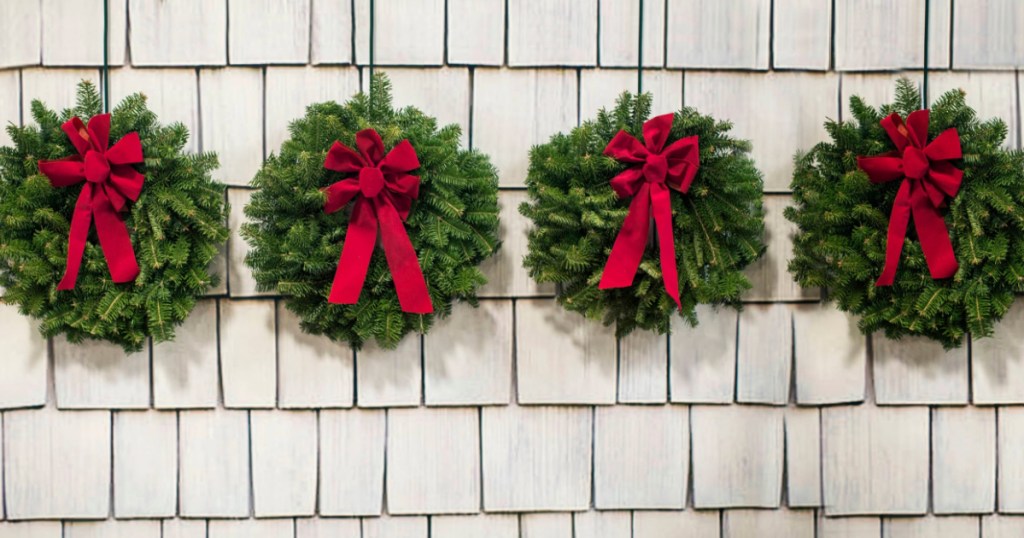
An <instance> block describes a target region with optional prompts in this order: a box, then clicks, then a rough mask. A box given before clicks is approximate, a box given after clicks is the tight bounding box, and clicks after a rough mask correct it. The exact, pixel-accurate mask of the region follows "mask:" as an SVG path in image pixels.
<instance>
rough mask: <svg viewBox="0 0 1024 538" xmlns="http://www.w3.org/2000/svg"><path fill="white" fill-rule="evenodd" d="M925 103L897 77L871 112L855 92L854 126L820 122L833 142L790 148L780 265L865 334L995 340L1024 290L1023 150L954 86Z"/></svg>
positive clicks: (953, 342) (950, 343)
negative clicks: (788, 251)
mask: <svg viewBox="0 0 1024 538" xmlns="http://www.w3.org/2000/svg"><path fill="white" fill-rule="evenodd" d="M920 104H921V95H920V93H919V92H918V90H917V88H916V87H915V85H914V84H912V83H911V82H910V81H908V80H906V79H903V80H900V81H899V82H898V84H897V91H896V100H895V102H894V103H892V104H889V105H884V106H882V107H881V108H879V109H875V108H872V107H870V106H868V105H866V104H865V103H864V102H863V100H861V99H860V98H859V97H856V96H854V97H852V98H851V99H850V110H851V112H852V115H853V118H852V121H845V122H836V121H829V122H827V123H826V128H827V129H828V132H829V134H830V136H831V139H832V140H831V141H828V142H822V143H820V144H818V145H817V146H815V147H814V148H813V149H812V150H811V151H809V152H807V153H806V154H803V155H799V156H798V157H797V160H796V170H795V173H794V176H793V191H794V202H795V205H794V206H793V207H791V208H789V209H788V210H787V211H786V217H787V218H788V219H789V220H791V221H793V222H794V223H796V224H797V226H798V228H799V231H798V233H797V234H796V237H795V239H794V254H795V256H794V258H793V260H792V261H791V262H790V265H789V269H790V271H791V272H792V273H793V274H794V275H795V277H796V280H797V281H798V282H799V283H800V284H801V285H803V286H820V287H822V288H824V289H825V290H826V291H827V293H828V296H829V297H831V298H832V299H835V301H836V302H837V303H838V305H839V308H840V309H842V310H845V311H848V312H851V313H853V314H857V315H858V316H860V328H861V330H862V331H863V332H864V333H866V334H868V333H872V332H875V331H885V334H886V336H888V337H890V338H899V337H901V336H904V335H921V336H926V337H929V338H932V339H935V340H937V341H939V342H941V343H942V344H943V345H944V346H945V347H947V348H951V347H956V346H958V345H960V344H961V343H962V341H963V337H964V334H965V333H966V332H970V333H971V334H972V335H973V336H975V337H982V336H989V335H991V334H992V326H993V324H994V323H995V322H997V321H998V320H999V319H1000V318H1002V316H1003V314H1005V313H1006V311H1007V309H1008V308H1009V307H1010V304H1011V303H1012V301H1013V298H1014V293H1015V292H1020V291H1024V208H1022V207H1021V204H1022V203H1024V154H1022V153H1021V152H1020V151H1018V150H1007V149H1005V148H1004V147H1003V142H1004V140H1005V139H1006V135H1007V127H1006V124H1005V123H1004V122H1003V121H1002V120H999V119H991V120H988V121H984V122H983V121H980V120H979V119H978V118H977V115H976V114H975V112H974V110H972V109H971V108H970V107H969V106H967V104H966V103H965V102H964V92H963V91H962V90H954V91H951V92H948V93H946V94H944V95H943V96H942V97H940V98H939V99H938V100H937V101H936V102H935V104H934V106H932V107H931V110H930V111H929V110H919V108H920ZM911 221H913V227H910V226H909V224H910V222H911Z"/></svg>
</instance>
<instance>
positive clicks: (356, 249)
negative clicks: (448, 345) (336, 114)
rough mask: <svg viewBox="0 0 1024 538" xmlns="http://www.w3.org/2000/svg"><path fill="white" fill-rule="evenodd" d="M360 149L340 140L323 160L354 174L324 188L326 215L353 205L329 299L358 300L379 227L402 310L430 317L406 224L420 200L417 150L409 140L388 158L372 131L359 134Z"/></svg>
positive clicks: (326, 164)
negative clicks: (416, 172)
mask: <svg viewBox="0 0 1024 538" xmlns="http://www.w3.org/2000/svg"><path fill="white" fill-rule="evenodd" d="M356 147H357V148H359V151H356V150H354V149H352V148H350V147H348V146H346V145H344V144H342V143H341V142H337V141H336V142H334V145H333V146H331V149H330V151H328V152H327V158H326V159H325V160H324V168H327V169H328V170H334V171H336V172H341V173H343V174H354V175H355V177H351V176H350V177H348V178H346V179H343V180H341V181H339V182H337V183H334V184H332V185H330V186H329V187H327V188H325V189H324V192H325V193H326V194H327V200H326V201H325V202H324V212H325V213H334V212H335V211H338V210H340V209H341V208H343V207H345V206H347V205H348V203H349V202H353V205H352V213H351V215H350V217H349V225H348V232H347V233H346V235H345V244H344V246H343V247H342V249H341V258H340V259H339V261H338V269H337V271H336V272H335V273H334V283H333V284H332V285H331V293H330V296H329V297H328V301H329V302H331V303H335V304H356V303H357V302H358V301H359V295H360V293H361V292H362V289H363V283H364V282H365V281H366V273H367V271H368V270H369V267H370V259H371V257H372V256H373V249H374V247H375V245H376V243H377V229H378V227H379V228H380V232H381V245H382V246H383V248H384V255H385V257H386V258H387V262H388V267H389V268H390V269H391V275H392V277H393V279H394V281H395V291H396V292H397V294H398V301H399V303H400V304H401V305H402V311H404V312H411V313H415V314H429V313H431V312H433V311H434V308H433V305H432V304H431V302H430V294H429V292H428V291H427V283H426V280H424V278H423V271H422V269H420V264H419V260H418V259H417V258H416V251H415V250H414V249H413V247H412V241H410V240H409V234H408V233H407V232H406V230H405V225H404V224H403V222H404V221H405V220H406V219H407V218H408V217H409V210H410V209H411V208H412V201H413V200H415V199H416V198H417V197H418V196H419V185H420V178H419V177H417V176H414V175H411V174H409V172H412V171H413V170H415V169H417V168H419V167H420V163H419V159H418V158H417V156H416V150H415V149H413V147H412V144H410V143H409V141H408V140H402V141H401V142H399V143H398V144H397V145H396V146H395V147H394V148H392V149H391V151H390V152H388V153H387V154H385V153H384V142H383V141H382V140H381V138H380V135H379V134H377V131H375V130H373V129H364V130H362V131H359V132H358V133H356Z"/></svg>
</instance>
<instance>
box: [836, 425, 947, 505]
mask: <svg viewBox="0 0 1024 538" xmlns="http://www.w3.org/2000/svg"><path fill="white" fill-rule="evenodd" d="M821 412H822V431H821V434H822V462H823V464H822V482H823V484H824V488H823V491H824V496H825V498H824V499H823V500H824V503H825V513H826V515H829V516H833V515H835V516H846V515H863V514H900V515H917V514H924V513H925V511H926V510H927V505H928V449H929V447H928V418H929V417H928V408H926V407H899V408H897V407H873V406H861V407H847V406H843V407H828V408H825V409H822V411H821Z"/></svg>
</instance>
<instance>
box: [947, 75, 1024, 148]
mask: <svg viewBox="0 0 1024 538" xmlns="http://www.w3.org/2000/svg"><path fill="white" fill-rule="evenodd" d="M954 89H961V90H963V91H964V92H965V93H966V94H967V104H968V106H970V107H972V108H974V110H975V111H977V113H978V118H979V119H980V120H982V121H985V120H989V119H992V118H999V119H1001V120H1003V121H1004V122H1006V126H1007V128H1008V129H1009V132H1008V133H1007V135H1006V141H1005V143H1004V145H1005V146H1006V147H1008V148H1017V147H1019V146H1020V140H1019V139H1018V136H1019V129H1018V127H1017V121H1018V118H1017V106H1018V102H1017V98H1018V95H1017V74H1016V73H984V72H983V73H963V72H958V71H947V72H942V71H940V72H937V73H933V74H931V75H929V79H928V94H929V95H928V102H929V103H934V102H935V100H936V99H938V98H939V97H940V96H942V94H944V93H946V92H947V91H949V90H954Z"/></svg>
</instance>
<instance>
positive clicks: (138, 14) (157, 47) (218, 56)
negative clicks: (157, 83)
mask: <svg viewBox="0 0 1024 538" xmlns="http://www.w3.org/2000/svg"><path fill="white" fill-rule="evenodd" d="M128 9H129V10H130V12H131V13H130V16H131V20H132V32H131V47H132V64H133V65H136V66H158V65H159V66H164V65H189V66H195V65H224V64H225V63H226V62H227V27H228V2H227V0H162V1H160V2H153V1H152V0H128ZM143 28H144V29H146V31H140V30H139V29H143Z"/></svg>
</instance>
